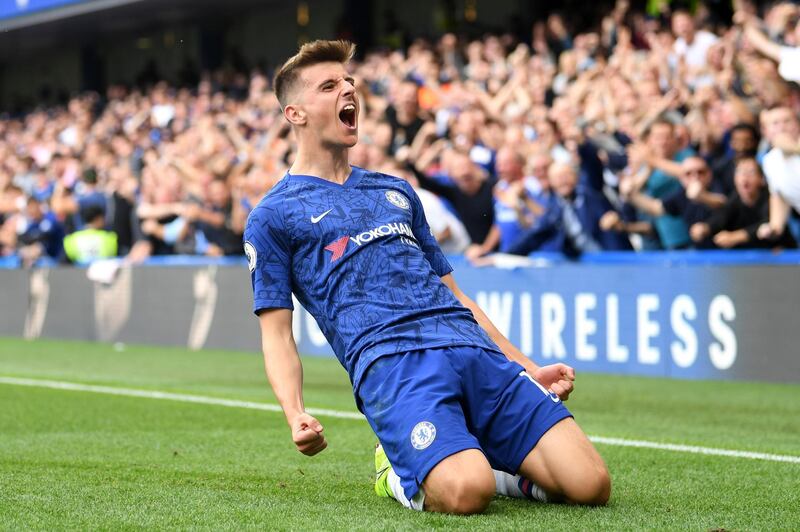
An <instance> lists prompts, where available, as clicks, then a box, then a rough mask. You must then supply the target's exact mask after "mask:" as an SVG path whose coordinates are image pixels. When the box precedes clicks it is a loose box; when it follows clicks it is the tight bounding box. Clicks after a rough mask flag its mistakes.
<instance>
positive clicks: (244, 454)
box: [0, 339, 800, 531]
mask: <svg viewBox="0 0 800 532" xmlns="http://www.w3.org/2000/svg"><path fill="white" fill-rule="evenodd" d="M304 366H305V375H306V378H305V381H306V386H305V398H306V405H307V407H318V408H328V409H335V410H344V411H355V406H354V403H353V399H352V393H351V390H350V386H349V382H348V381H347V376H346V374H345V372H344V370H342V369H341V368H340V367H338V364H337V363H336V361H335V360H332V359H315V358H305V359H304ZM0 376H6V377H8V376H15V377H27V378H34V379H49V380H58V381H69V382H78V383H89V384H96V385H104V386H111V387H124V388H136V389H141V390H159V391H168V392H174V393H186V394H193V395H204V396H210V397H219V398H227V399H238V400H246V401H256V402H263V403H274V402H275V399H274V397H273V396H272V395H271V393H270V392H269V389H268V385H267V382H266V379H265V377H264V374H263V368H262V363H261V360H260V357H258V356H256V355H254V354H245V353H236V352H223V351H202V352H189V351H186V350H183V349H166V348H155V347H131V346H128V347H126V348H125V349H124V350H115V349H113V348H112V347H111V346H108V345H101V344H88V343H77V342H55V341H37V342H25V341H21V340H12V339H0ZM568 406H569V407H570V409H571V410H572V412H573V413H574V414H575V416H576V419H577V420H578V422H579V423H580V424H581V426H582V427H583V428H584V430H585V431H586V432H587V433H589V434H591V435H597V436H606V437H618V438H630V439H639V440H651V441H658V442H664V443H677V444H688V445H699V446H707V447H717V448H727V449H736V450H742V451H756V452H765V453H776V454H782V455H794V456H800V386H792V385H774V384H762V383H730V382H707V381H702V382H700V381H670V380H662V379H651V378H634V377H620V376H604V375H589V374H582V375H579V377H578V381H577V387H576V392H575V393H574V394H573V398H572V399H570V400H569V402H568ZM319 417H320V420H321V421H322V423H323V424H324V426H325V431H326V435H327V437H328V440H329V448H328V449H327V450H326V451H324V452H323V453H321V454H320V455H318V456H316V457H314V458H307V457H304V456H302V455H300V454H299V453H298V452H296V451H295V450H294V448H293V445H292V442H291V439H290V437H289V432H288V429H287V427H286V423H285V421H284V419H283V415H282V414H280V413H273V412H264V411H258V410H249V409H244V408H229V407H222V406H213V405H207V404H187V403H181V402H176V401H170V400H156V399H147V398H140V397H125V396H112V395H105V394H98V393H87V392H76V391H66V390H53V389H45V388H38V387H27V386H16V385H9V384H0V528H1V529H48V530H52V529H98V528H100V529H131V528H141V527H147V528H157V529H175V528H180V529H186V528H203V529H241V528H259V529H281V530H289V529H296V530H352V529H363V530H377V529H391V530H399V529H407V530H418V529H429V528H445V527H446V528H456V529H470V530H474V529H477V530H493V531H494V530H512V529H514V530H528V529H547V530H595V529H611V530H620V529H670V530H685V529H695V530H697V529H714V528H725V529H749V530H753V529H769V530H776V529H787V530H788V529H797V527H798V526H800V480H798V479H800V464H798V463H780V462H769V461H760V460H749V459H744V458H732V457H723V456H707V455H700V454H688V453H682V452H671V451H665V450H657V449H637V448H629V447H618V446H612V445H605V444H598V449H599V450H600V453H601V454H602V455H603V457H604V458H605V459H606V461H607V463H608V465H609V469H610V470H611V474H612V477H613V483H614V491H613V495H612V498H611V502H610V504H609V506H608V507H605V508H584V507H570V506H562V505H545V504H535V503H529V502H525V501H518V500H511V499H505V498H498V499H496V500H495V501H494V502H493V503H492V505H491V506H490V507H489V510H488V512H487V513H485V514H483V515H479V516H472V517H457V516H445V515H434V514H428V513H417V512H412V511H409V510H405V509H403V508H401V507H400V506H399V505H398V504H397V503H396V502H394V501H391V500H387V499H380V498H378V497H376V496H375V495H374V494H373V492H372V483H373V478H372V475H373V471H372V462H373V460H372V453H373V445H374V442H375V437H374V436H373V434H372V433H371V431H370V429H369V427H368V425H367V424H366V422H364V421H358V420H350V419H337V418H331V417H325V416H319Z"/></svg>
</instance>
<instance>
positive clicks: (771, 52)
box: [733, 9, 800, 83]
mask: <svg viewBox="0 0 800 532" xmlns="http://www.w3.org/2000/svg"><path fill="white" fill-rule="evenodd" d="M795 11H796V12H795V14H794V16H795V18H796V22H795V23H794V29H793V31H792V32H791V37H792V38H793V40H794V42H795V44H797V43H800V16H798V15H800V13H799V12H798V11H800V10H798V9H795ZM733 21H734V22H735V23H736V24H740V25H742V26H743V27H744V35H745V37H747V40H748V42H750V44H751V45H752V46H753V48H755V49H756V50H758V52H759V53H760V54H762V55H764V56H766V57H769V58H770V59H772V60H773V61H775V62H776V63H778V74H780V76H781V77H782V78H783V79H785V80H786V81H794V82H796V83H798V82H800V46H782V45H780V44H778V43H776V42H774V41H772V40H770V38H769V37H768V36H767V34H766V32H764V31H763V30H762V29H761V24H762V23H761V20H759V18H758V17H756V16H755V15H753V14H751V13H747V12H745V11H738V12H737V13H736V14H735V15H734V17H733Z"/></svg>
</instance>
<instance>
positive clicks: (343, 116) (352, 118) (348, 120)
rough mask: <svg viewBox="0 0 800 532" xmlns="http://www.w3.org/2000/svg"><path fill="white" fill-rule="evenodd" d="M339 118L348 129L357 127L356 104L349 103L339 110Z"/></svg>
mask: <svg viewBox="0 0 800 532" xmlns="http://www.w3.org/2000/svg"><path fill="white" fill-rule="evenodd" d="M339 120H341V121H342V123H343V124H344V125H345V126H347V128H348V129H355V128H356V106H355V105H354V104H352V103H348V104H347V105H345V106H344V107H342V110H341V111H339Z"/></svg>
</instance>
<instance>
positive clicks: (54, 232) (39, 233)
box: [2, 197, 64, 267]
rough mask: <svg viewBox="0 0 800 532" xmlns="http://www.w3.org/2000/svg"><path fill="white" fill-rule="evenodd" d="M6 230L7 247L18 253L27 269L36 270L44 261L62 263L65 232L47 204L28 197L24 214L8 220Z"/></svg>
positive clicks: (4, 237)
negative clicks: (44, 258)
mask: <svg viewBox="0 0 800 532" xmlns="http://www.w3.org/2000/svg"><path fill="white" fill-rule="evenodd" d="M5 226H6V228H5V230H4V231H3V236H2V238H3V240H4V242H3V245H4V246H5V247H7V248H10V249H14V250H15V252H16V255H17V256H18V257H19V258H20V260H21V262H22V264H23V266H25V267H30V266H33V265H34V264H35V263H36V262H37V261H38V260H39V259H40V258H43V257H47V258H50V259H51V260H54V261H58V260H60V259H61V257H62V254H63V251H64V249H63V239H64V228H63V226H62V225H61V223H60V222H59V221H58V219H57V218H56V216H55V214H53V212H52V211H50V210H49V209H48V207H47V204H46V203H43V202H40V201H39V200H37V199H36V198H34V197H28V198H27V200H25V208H24V210H23V211H22V212H20V213H19V214H17V215H16V216H14V217H11V218H10V219H8V220H7V221H6V223H5Z"/></svg>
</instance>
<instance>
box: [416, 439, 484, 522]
mask: <svg viewBox="0 0 800 532" xmlns="http://www.w3.org/2000/svg"><path fill="white" fill-rule="evenodd" d="M422 486H423V490H424V491H425V509H426V510H429V511H434V512H446V513H456V514H474V513H480V512H482V511H483V510H485V509H486V507H487V506H488V505H489V502H490V501H491V500H492V497H494V494H495V480H494V474H493V473H492V467H491V466H490V465H489V461H488V460H487V459H486V457H485V456H484V454H483V453H482V452H481V451H480V450H478V449H467V450H464V451H461V452H458V453H455V454H452V455H450V456H448V457H447V458H445V459H443V460H442V461H440V462H439V463H438V464H436V466H435V467H434V468H433V469H431V471H430V472H429V473H428V475H427V476H426V477H425V481H424V482H423V484H422Z"/></svg>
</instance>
